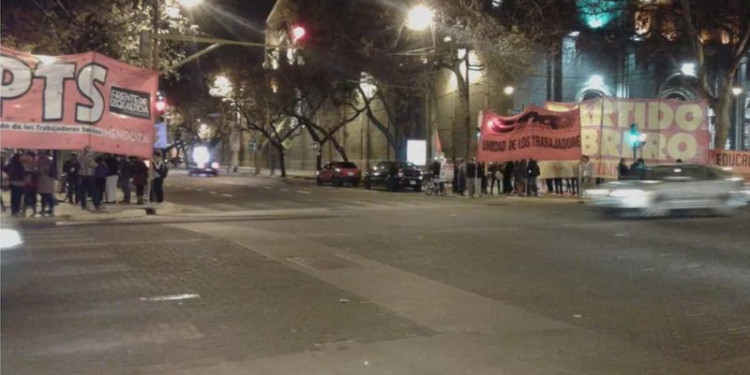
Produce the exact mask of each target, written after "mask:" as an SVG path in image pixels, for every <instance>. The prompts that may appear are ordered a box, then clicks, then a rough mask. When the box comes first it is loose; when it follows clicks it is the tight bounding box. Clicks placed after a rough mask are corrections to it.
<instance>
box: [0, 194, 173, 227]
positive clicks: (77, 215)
mask: <svg viewBox="0 0 750 375" xmlns="http://www.w3.org/2000/svg"><path fill="white" fill-rule="evenodd" d="M56 196H57V198H58V199H61V198H62V195H61V194H56ZM2 197H3V203H5V205H6V210H5V211H4V212H3V213H2V215H1V216H0V217H2V219H3V221H5V220H7V219H10V218H11V213H10V191H3V192H2ZM117 200H118V201H120V200H122V192H120V191H118V196H117ZM93 208H94V205H93V203H89V204H88V207H87V209H86V210H83V209H81V206H80V204H70V203H68V202H67V201H59V202H58V204H57V205H56V206H55V216H52V217H47V216H34V217H32V216H31V210H28V211H27V215H29V216H27V217H22V218H13V220H20V221H39V222H45V221H50V222H54V221H60V220H64V221H102V220H113V219H126V218H138V217H145V216H147V215H157V214H162V215H164V214H172V213H175V212H179V211H180V210H181V208H180V206H179V205H176V204H174V203H169V202H163V203H148V204H144V205H136V204H129V205H126V204H102V209H101V210H100V211H96V210H94V209H93ZM37 210H38V211H39V210H41V205H40V204H39V198H37Z"/></svg>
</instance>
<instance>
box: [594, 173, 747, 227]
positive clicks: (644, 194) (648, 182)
mask: <svg viewBox="0 0 750 375" xmlns="http://www.w3.org/2000/svg"><path fill="white" fill-rule="evenodd" d="M585 197H586V198H587V199H588V203H589V204H590V205H592V206H594V207H597V208H600V209H602V210H603V211H604V212H605V213H609V214H614V215H617V216H630V215H633V216H668V215H670V214H671V213H674V212H678V211H681V212H693V211H710V212H713V213H716V214H720V215H729V214H732V213H734V212H735V211H737V210H738V209H739V208H741V207H745V206H747V204H748V195H747V192H746V190H745V185H744V184H743V179H742V178H741V177H738V176H735V175H733V174H731V173H730V172H727V171H725V170H722V169H720V168H717V167H712V166H707V165H698V164H671V165H659V166H654V167H651V168H650V169H649V170H648V171H646V173H645V174H644V175H643V176H642V178H641V179H639V180H621V181H614V182H608V183H605V184H603V185H601V186H600V187H597V188H593V189H587V190H586V191H585Z"/></svg>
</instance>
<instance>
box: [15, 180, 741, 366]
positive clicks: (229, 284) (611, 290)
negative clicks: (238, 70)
mask: <svg viewBox="0 0 750 375" xmlns="http://www.w3.org/2000/svg"><path fill="white" fill-rule="evenodd" d="M199 189H201V190H202V191H201V190H199ZM167 192H168V197H169V199H170V200H172V201H175V202H179V203H182V204H186V205H188V206H189V207H188V210H187V211H185V212H183V213H182V214H181V216H180V217H177V216H170V217H156V218H148V219H147V220H150V221H149V222H146V223H144V222H143V221H136V222H128V223H120V224H112V223H109V224H102V225H76V226H73V225H57V226H51V225H47V224H45V226H29V227H25V228H23V231H24V234H25V235H26V239H27V244H26V246H25V248H24V249H22V250H20V251H16V252H12V253H3V254H2V259H1V261H2V313H3V315H2V332H3V345H2V366H3V370H5V371H8V373H14V374H52V373H79V374H95V373H113V374H131V373H168V374H183V375H187V374H206V373H212V374H282V373H283V374H296V373H300V374H301V373H305V374H311V373H312V374H331V373H341V374H351V373H372V374H383V373H399V374H411V373H420V374H422V373H423V374H458V373H467V374H468V373H472V374H476V373H480V374H484V373H486V374H716V375H719V374H747V373H748V372H747V369H748V368H750V349H749V348H750V314H747V312H748V311H750V302H748V301H750V298H749V297H750V277H749V276H748V275H750V272H748V271H750V256H749V255H750V246H748V243H749V242H750V232H748V230H747V228H748V226H749V225H750V212H747V211H746V212H743V213H741V214H740V215H738V216H736V217H733V218H716V217H700V218H676V219H665V220H603V219H602V218H601V217H599V216H598V215H596V214H595V213H592V212H591V211H589V210H588V209H587V208H586V207H584V206H581V205H579V204H577V203H575V202H565V201H549V200H543V199H537V200H524V199H483V200H470V199H458V198H434V197H433V198H430V197H425V196H424V194H412V193H397V194H393V193H384V192H383V193H381V192H375V193H373V192H366V191H364V190H361V189H356V190H355V189H338V188H327V187H317V186H313V185H311V184H310V183H309V182H308V181H296V180H295V181H291V182H281V181H279V180H277V179H268V178H235V177H219V178H215V179H214V178H188V177H182V176H171V177H170V186H168V187H167ZM211 192H214V193H215V194H212V193H211Z"/></svg>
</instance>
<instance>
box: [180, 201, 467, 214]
mask: <svg viewBox="0 0 750 375" xmlns="http://www.w3.org/2000/svg"><path fill="white" fill-rule="evenodd" d="M460 206H464V204H462V203H461V202H457V201H455V200H451V199H433V200H431V199H410V200H367V199H344V198H336V199H325V200H294V201H284V200H276V201H253V200H246V201H243V200H240V199H236V200H235V201H234V202H232V203H229V202H227V203H204V204H201V205H200V206H199V207H198V206H196V207H195V208H196V210H194V211H195V212H200V213H209V212H211V211H213V212H217V213H218V212H231V211H246V210H248V211H252V210H288V209H325V210H331V211H348V210H356V211H362V210H365V211H367V210H404V209H407V210H414V209H418V210H425V209H427V210H429V209H440V208H451V207H460ZM188 211H190V210H188Z"/></svg>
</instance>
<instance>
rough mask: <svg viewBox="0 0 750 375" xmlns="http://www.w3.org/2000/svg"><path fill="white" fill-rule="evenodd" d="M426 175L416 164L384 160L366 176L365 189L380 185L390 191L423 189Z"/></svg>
mask: <svg viewBox="0 0 750 375" xmlns="http://www.w3.org/2000/svg"><path fill="white" fill-rule="evenodd" d="M423 180H424V176H423V174H422V170H420V169H419V167H417V166H416V165H414V164H412V163H409V162H404V161H382V162H380V163H378V164H377V165H376V166H374V167H373V168H372V170H370V171H368V172H367V174H366V175H365V178H364V184H365V189H372V188H373V187H376V186H380V187H384V188H386V189H387V190H390V191H396V190H399V189H403V188H410V189H414V190H415V191H422V182H423Z"/></svg>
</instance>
